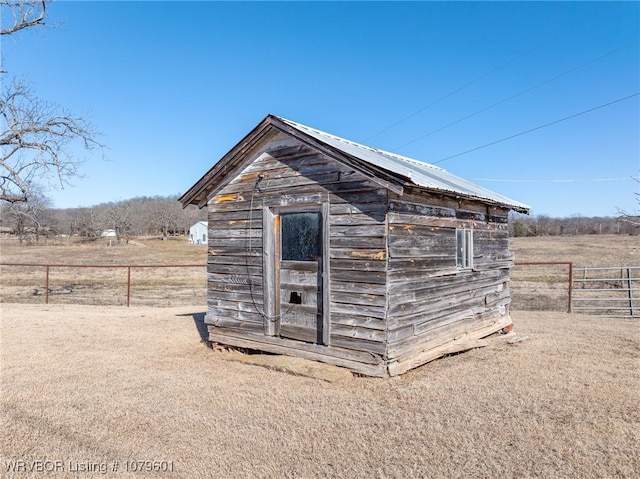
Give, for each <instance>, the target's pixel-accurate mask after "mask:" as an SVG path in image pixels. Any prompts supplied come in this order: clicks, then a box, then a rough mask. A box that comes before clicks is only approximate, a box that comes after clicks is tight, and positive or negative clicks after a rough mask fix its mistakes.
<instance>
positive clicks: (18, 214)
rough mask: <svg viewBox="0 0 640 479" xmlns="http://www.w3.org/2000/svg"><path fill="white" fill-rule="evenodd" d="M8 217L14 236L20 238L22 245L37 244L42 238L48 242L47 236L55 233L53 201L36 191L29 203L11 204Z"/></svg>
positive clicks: (33, 192)
mask: <svg viewBox="0 0 640 479" xmlns="http://www.w3.org/2000/svg"><path fill="white" fill-rule="evenodd" d="M8 217H9V218H8V219H9V222H10V224H11V228H12V230H13V234H15V235H16V236H17V237H18V240H19V241H20V244H23V243H24V242H27V243H36V244H37V243H39V242H40V238H41V237H42V236H44V237H45V240H46V238H47V236H49V235H50V234H52V233H54V232H53V231H52V223H53V217H52V214H51V201H50V200H49V198H47V197H46V196H44V195H42V194H41V193H40V192H38V191H36V190H33V191H32V195H31V198H30V201H29V202H28V203H13V204H11V206H10V207H9V209H8ZM45 242H46V241H45Z"/></svg>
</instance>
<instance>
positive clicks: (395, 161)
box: [274, 116, 530, 213]
mask: <svg viewBox="0 0 640 479" xmlns="http://www.w3.org/2000/svg"><path fill="white" fill-rule="evenodd" d="M274 118H276V119H278V120H280V121H281V122H283V123H285V124H286V125H289V126H290V127H292V128H294V129H296V130H298V131H300V132H301V133H303V134H305V135H308V136H310V137H312V138H314V139H315V140H317V141H320V142H322V143H325V144H327V145H329V146H331V147H333V148H336V149H338V150H341V151H342V152H344V153H346V154H347V155H349V156H352V157H355V158H358V159H360V160H362V161H364V162H367V163H370V164H372V165H375V166H376V167H378V168H381V169H383V170H386V171H388V172H390V173H393V174H395V175H399V176H401V177H403V178H404V179H406V181H407V182H409V183H412V184H414V185H416V186H419V187H422V188H425V189H428V190H434V191H443V192H447V193H453V194H456V195H460V196H464V197H468V198H477V199H481V200H486V201H490V202H492V203H496V204H499V205H503V206H507V207H509V208H511V209H513V210H516V211H520V212H526V213H528V212H529V210H530V208H529V206H527V205H525V204H524V203H520V202H519V201H515V200H512V199H510V198H507V197H506V196H503V195H500V194H498V193H496V192H494V191H491V190H489V189H487V188H484V187H482V186H479V185H476V184H475V183H472V182H470V181H468V180H465V179H463V178H460V177H459V176H456V175H453V174H451V173H449V172H448V171H447V170H445V169H443V168H440V167H437V166H434V165H431V164H429V163H424V162H422V161H419V160H414V159H412V158H407V157H406V156H402V155H397V154H395V153H391V152H388V151H384V150H380V149H378V148H373V147H370V146H366V145H361V144H359V143H356V142H353V141H350V140H346V139H344V138H340V137H339V136H335V135H332V134H330V133H326V132H324V131H321V130H317V129H315V128H311V127H309V126H306V125H302V124H300V123H296V122H294V121H291V120H287V119H286V118H282V117H277V116H274Z"/></svg>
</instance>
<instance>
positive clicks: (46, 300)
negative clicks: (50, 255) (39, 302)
mask: <svg viewBox="0 0 640 479" xmlns="http://www.w3.org/2000/svg"><path fill="white" fill-rule="evenodd" d="M46 271H47V272H46V273H45V280H44V304H49V265H46Z"/></svg>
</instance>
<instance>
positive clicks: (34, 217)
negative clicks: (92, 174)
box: [0, 195, 207, 243]
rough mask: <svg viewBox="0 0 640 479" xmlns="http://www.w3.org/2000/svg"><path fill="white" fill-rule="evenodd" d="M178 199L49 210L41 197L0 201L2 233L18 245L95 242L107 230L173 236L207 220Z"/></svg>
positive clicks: (157, 198) (140, 199)
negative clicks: (66, 239) (60, 239)
mask: <svg viewBox="0 0 640 479" xmlns="http://www.w3.org/2000/svg"><path fill="white" fill-rule="evenodd" d="M177 198H178V196H177V195H173V196H154V197H147V196H142V197H137V198H132V199H128V200H124V201H117V202H109V203H102V204H99V205H96V206H91V207H80V208H64V209H61V208H52V207H51V201H50V200H49V199H48V198H47V197H46V196H43V195H32V196H31V199H30V201H28V202H16V203H9V202H2V203H1V204H0V219H1V225H2V232H3V233H5V234H12V235H15V236H16V237H17V238H18V239H19V240H20V242H21V243H39V242H41V241H46V240H47V239H49V238H52V237H60V236H65V237H71V236H80V237H84V238H87V239H97V238H100V237H102V236H103V233H104V232H105V231H107V230H112V231H114V232H115V234H116V236H117V237H118V238H123V237H129V236H163V237H167V236H172V235H184V234H188V233H189V228H190V226H191V225H193V224H194V223H196V222H198V221H201V220H206V216H207V212H206V209H202V210H200V209H198V208H197V207H195V206H189V207H187V208H185V209H183V208H182V205H181V204H180V203H179V202H178V201H177Z"/></svg>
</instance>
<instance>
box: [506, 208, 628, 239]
mask: <svg viewBox="0 0 640 479" xmlns="http://www.w3.org/2000/svg"><path fill="white" fill-rule="evenodd" d="M593 234H623V235H637V234H640V216H634V215H630V214H627V213H624V212H621V214H620V215H619V216H614V217H609V216H605V217H602V216H580V215H574V216H570V217H565V218H554V217H551V216H548V215H532V216H527V215H523V214H520V213H512V214H511V215H510V218H509V235H510V236H512V237H514V236H515V237H522V236H578V235H593Z"/></svg>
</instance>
